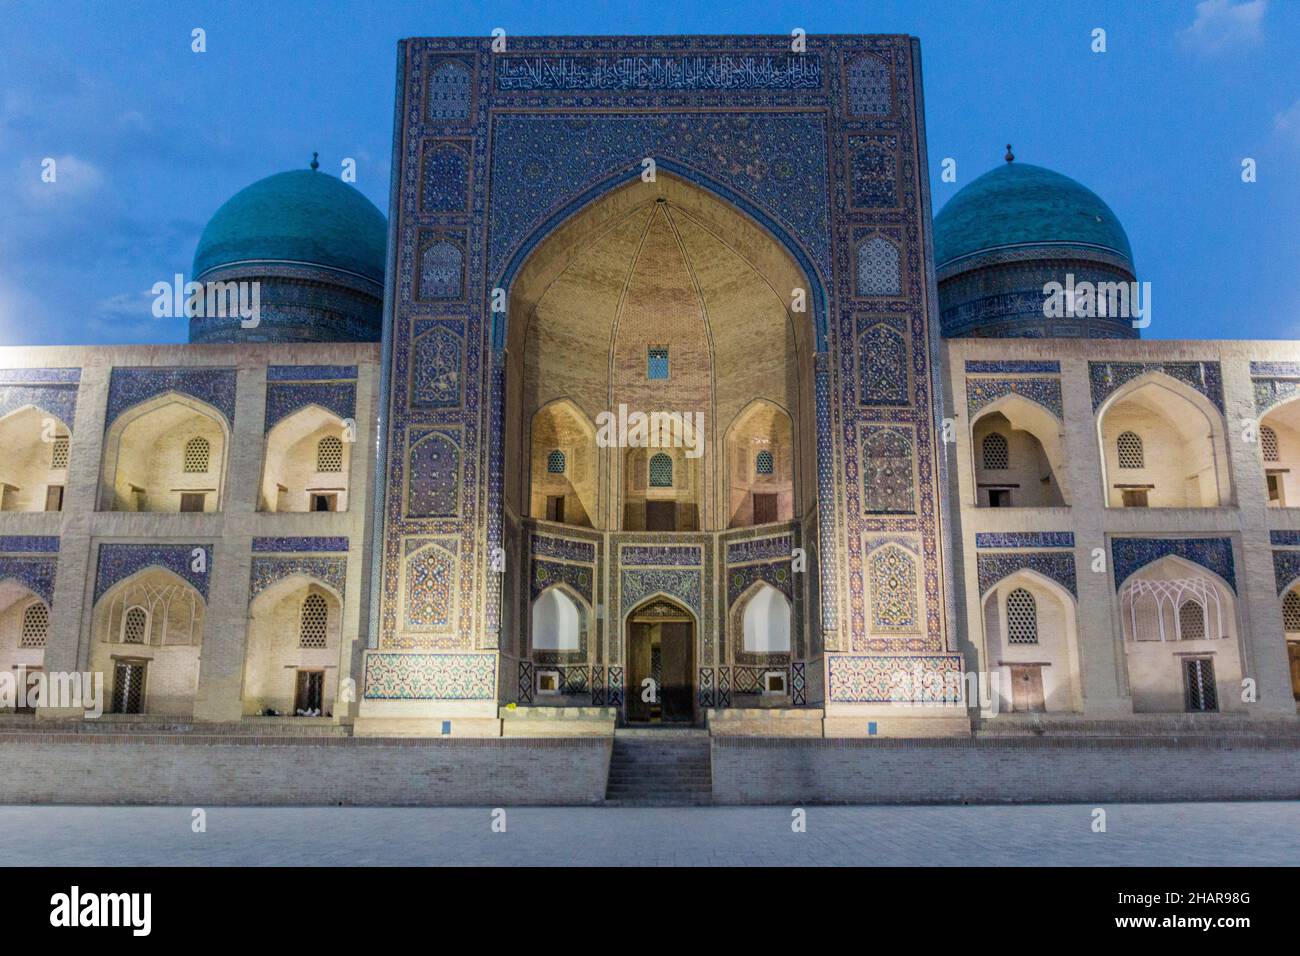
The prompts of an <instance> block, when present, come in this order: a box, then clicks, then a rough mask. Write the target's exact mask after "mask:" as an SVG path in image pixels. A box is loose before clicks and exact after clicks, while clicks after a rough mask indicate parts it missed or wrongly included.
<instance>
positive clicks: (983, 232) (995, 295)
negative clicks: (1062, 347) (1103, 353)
mask: <svg viewBox="0 0 1300 956" xmlns="http://www.w3.org/2000/svg"><path fill="white" fill-rule="evenodd" d="M1009 155H1010V154H1009V153H1008V156H1009ZM934 250H935V256H934V258H935V266H936V268H937V271H938V279H939V309H940V319H941V324H942V328H943V334H944V335H945V336H949V337H957V336H978V337H983V338H1001V337H1035V338H1038V337H1081V338H1136V337H1137V331H1136V330H1135V329H1134V328H1133V326H1132V322H1131V320H1130V319H1129V318H1128V317H1125V316H1114V315H1109V316H1096V315H1094V316H1067V317H1060V318H1058V317H1048V316H1047V315H1045V314H1044V303H1045V301H1046V299H1047V296H1046V295H1045V293H1044V286H1045V285H1047V284H1048V283H1049V282H1060V283H1061V284H1062V285H1065V284H1066V280H1067V276H1073V277H1074V279H1073V281H1074V283H1075V284H1078V283H1082V282H1092V283H1102V282H1107V283H1112V282H1125V283H1127V282H1132V281H1133V280H1134V268H1133V254H1132V250H1131V249H1130V247H1129V242H1128V236H1127V235H1125V233H1124V227H1123V226H1122V225H1120V222H1119V219H1118V218H1117V217H1116V216H1115V214H1114V212H1112V211H1111V209H1110V207H1109V206H1107V205H1106V203H1105V202H1104V201H1103V200H1102V199H1101V197H1099V196H1098V195H1097V194H1096V193H1094V192H1093V191H1092V190H1090V189H1088V188H1087V187H1085V186H1083V185H1081V184H1079V183H1077V182H1075V181H1074V180H1073V179H1070V178H1069V177H1068V176H1062V175H1061V174H1060V173H1056V172H1053V171H1052V170H1050V169H1044V168H1043V167H1041V166H1032V165H1029V164H1027V163H1019V162H1012V161H1010V160H1008V161H1007V162H1006V163H1005V164H1004V165H1002V166H1000V167H998V168H997V169H994V170H992V171H990V172H988V173H985V174H984V175H983V176H980V177H979V178H978V179H976V180H975V181H974V182H972V183H970V184H969V185H967V186H966V187H965V188H963V189H962V190H961V191H960V192H958V193H957V195H955V196H953V198H952V199H951V200H949V201H948V203H947V205H945V206H944V207H943V209H942V210H940V212H939V214H938V215H937V216H935V220H934Z"/></svg>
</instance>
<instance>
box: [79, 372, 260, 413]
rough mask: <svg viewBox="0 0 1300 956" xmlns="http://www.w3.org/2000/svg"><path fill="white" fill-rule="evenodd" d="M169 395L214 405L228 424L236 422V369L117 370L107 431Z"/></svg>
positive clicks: (112, 380) (110, 392)
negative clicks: (141, 407) (124, 415)
mask: <svg viewBox="0 0 1300 956" xmlns="http://www.w3.org/2000/svg"><path fill="white" fill-rule="evenodd" d="M166 392H179V393H180V394H182V395H188V396H190V397H191V398H196V399H198V400H199V401H201V402H205V403H207V404H208V405H211V406H212V407H213V408H215V409H216V410H217V411H219V412H220V413H221V414H222V415H224V416H225V418H226V421H227V422H228V423H232V424H233V423H234V421H235V370H234V369H233V368H202V367H192V368H152V367H146V368H115V369H113V372H112V376H111V378H110V379H109V384H108V412H107V414H105V416H104V427H105V428H107V427H109V426H110V425H112V423H113V422H115V421H117V419H118V417H119V416H120V415H121V414H122V413H123V412H124V411H126V410H127V409H128V408H131V407H132V406H133V405H139V404H140V403H141V402H145V401H148V400H149V399H151V398H156V397H157V396H159V395H162V394H165V393H166Z"/></svg>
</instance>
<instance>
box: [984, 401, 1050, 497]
mask: <svg viewBox="0 0 1300 956" xmlns="http://www.w3.org/2000/svg"><path fill="white" fill-rule="evenodd" d="M993 436H997V437H998V438H1000V439H1001V440H1002V441H1003V442H1005V454H1004V460H1005V467H1002V468H998V467H995V466H996V465H997V464H998V462H997V461H996V460H995V459H994V456H993V455H991V454H990V451H992V450H993V449H992V447H991V446H993V445H995V444H997V442H996V439H995V438H994V437H993ZM971 452H972V455H973V458H974V461H973V465H974V475H975V493H976V504H977V505H978V506H980V507H991V506H998V507H1015V508H1018V507H1025V508H1059V507H1063V506H1066V505H1068V504H1069V493H1068V487H1067V481H1068V479H1067V476H1066V469H1065V439H1064V435H1063V433H1062V426H1061V422H1060V420H1059V419H1057V418H1056V416H1055V415H1053V414H1052V413H1051V412H1049V411H1048V410H1047V409H1046V408H1044V407H1043V406H1042V405H1039V404H1038V403H1037V402H1033V401H1030V400H1029V399H1027V398H1024V397H1022V396H1020V395H1006V396H1004V397H1002V398H1000V399H998V400H997V401H996V402H992V403H990V404H989V405H988V406H986V407H985V408H983V409H981V410H980V413H979V414H978V415H977V416H976V417H975V419H974V421H973V422H972V423H971ZM998 492H1002V494H998Z"/></svg>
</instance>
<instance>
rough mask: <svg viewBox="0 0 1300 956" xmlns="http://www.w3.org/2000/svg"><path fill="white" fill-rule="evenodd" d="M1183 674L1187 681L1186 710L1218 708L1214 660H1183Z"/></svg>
mask: <svg viewBox="0 0 1300 956" xmlns="http://www.w3.org/2000/svg"><path fill="white" fill-rule="evenodd" d="M1183 676H1184V679H1185V680H1186V682H1187V709H1188V710H1218V709H1219V695H1218V693H1217V692H1216V691H1215V688H1214V661H1212V660H1209V659H1208V658H1192V659H1190V660H1185V661H1183Z"/></svg>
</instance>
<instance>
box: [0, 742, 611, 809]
mask: <svg viewBox="0 0 1300 956" xmlns="http://www.w3.org/2000/svg"><path fill="white" fill-rule="evenodd" d="M609 754H610V738H604V739H600V740H596V739H548V740H520V739H514V740H505V739H500V738H495V739H493V738H488V739H475V738H453V739H449V740H438V739H433V740H429V739H408V740H391V739H389V740H378V739H376V740H364V739H347V738H317V739H304V738H297V739H293V738H290V739H275V738H266V737H263V738H249V739H246V740H230V739H228V738H227V739H225V740H222V739H221V738H216V737H179V736H172V735H157V734H148V735H145V734H141V735H131V736H126V737H118V736H112V737H110V736H107V735H105V736H91V735H86V734H48V733H47V734H0V758H2V759H3V762H4V766H5V773H4V774H2V775H0V803H5V804H21V803H93V804H181V805H185V804H192V805H194V806H211V805H332V804H356V805H383V806H466V805H484V804H492V805H495V804H506V805H509V806H523V805H546V804H584V803H598V802H600V801H601V800H602V799H604V796H605V777H606V775H607V772H608V768H609Z"/></svg>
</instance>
